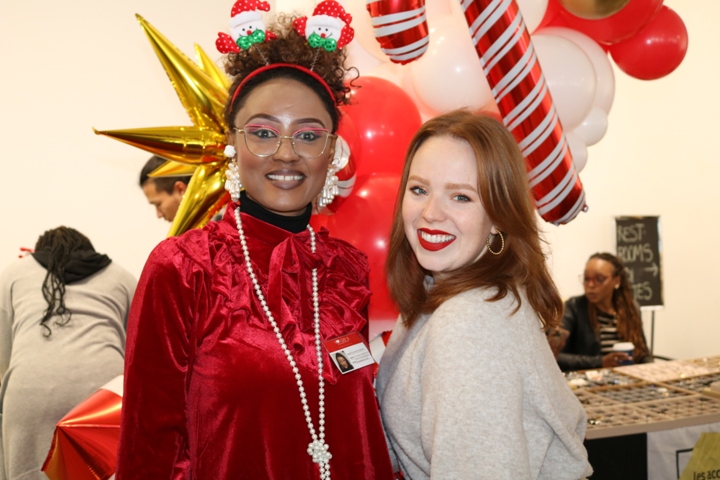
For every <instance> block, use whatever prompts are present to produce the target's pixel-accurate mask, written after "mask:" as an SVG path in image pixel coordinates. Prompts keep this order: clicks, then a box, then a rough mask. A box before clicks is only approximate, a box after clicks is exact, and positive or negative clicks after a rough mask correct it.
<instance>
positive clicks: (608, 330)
mask: <svg viewBox="0 0 720 480" xmlns="http://www.w3.org/2000/svg"><path fill="white" fill-rule="evenodd" d="M597 321H598V325H600V351H601V352H602V353H603V355H604V354H606V353H610V352H612V349H613V345H615V344H616V343H617V342H619V341H620V337H618V332H617V321H616V319H615V315H611V314H609V313H605V312H601V311H600V310H598V311H597Z"/></svg>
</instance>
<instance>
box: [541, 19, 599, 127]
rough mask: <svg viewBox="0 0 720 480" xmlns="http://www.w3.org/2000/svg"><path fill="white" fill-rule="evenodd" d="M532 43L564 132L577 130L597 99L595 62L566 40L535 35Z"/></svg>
mask: <svg viewBox="0 0 720 480" xmlns="http://www.w3.org/2000/svg"><path fill="white" fill-rule="evenodd" d="M532 43H533V46H534V47H535V50H536V51H537V56H538V60H539V61H540V66H541V67H542V71H543V75H544V77H545V80H546V81H547V84H548V88H549V89H550V94H551V95H552V99H553V104H554V105H555V109H556V110H557V112H558V116H559V117H560V122H561V123H562V126H563V128H564V129H565V130H574V129H575V128H577V126H578V125H580V123H581V122H582V121H583V119H584V118H585V117H587V115H588V113H590V109H591V108H592V106H593V100H594V99H595V86H596V83H597V80H596V76H595V69H594V68H593V65H592V62H591V61H590V59H589V58H588V56H587V55H586V54H585V52H583V50H582V49H581V48H580V47H578V46H577V45H575V43H573V42H571V41H570V40H567V39H566V38H562V37H558V36H556V35H546V34H540V33H536V34H535V35H533V36H532Z"/></svg>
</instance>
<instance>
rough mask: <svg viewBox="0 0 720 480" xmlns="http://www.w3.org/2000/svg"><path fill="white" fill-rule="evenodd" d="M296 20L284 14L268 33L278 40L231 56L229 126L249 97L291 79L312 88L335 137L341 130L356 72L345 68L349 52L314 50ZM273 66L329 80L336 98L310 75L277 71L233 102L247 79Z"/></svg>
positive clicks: (249, 84)
mask: <svg viewBox="0 0 720 480" xmlns="http://www.w3.org/2000/svg"><path fill="white" fill-rule="evenodd" d="M295 18H296V17H295V16H291V15H286V14H280V15H279V16H278V17H277V19H276V20H275V23H273V24H272V25H269V26H268V31H271V32H272V33H274V34H275V35H277V39H275V40H271V41H269V42H265V43H262V44H257V45H254V46H253V47H251V48H249V49H247V50H241V51H240V52H238V53H229V54H228V55H227V57H226V59H225V72H226V73H227V74H228V75H230V76H233V77H234V79H233V83H232V85H231V86H230V91H229V92H230V95H229V96H228V102H227V104H226V105H225V122H227V124H228V125H232V124H233V122H234V120H235V116H236V115H237V112H238V110H240V108H242V106H243V104H244V103H245V100H246V99H247V96H248V95H249V94H250V92H251V91H252V90H253V89H254V88H255V87H257V86H259V85H261V84H263V83H265V82H267V81H269V80H272V79H275V78H289V79H292V80H297V81H299V82H301V83H302V84H304V85H306V86H308V87H309V88H310V89H312V90H313V91H314V92H315V93H316V94H317V95H318V97H320V99H321V100H322V102H323V105H324V106H325V108H326V110H327V111H328V113H329V114H330V117H331V118H332V121H333V131H332V133H335V131H336V130H337V127H338V123H339V121H340V110H339V109H338V106H339V105H347V104H348V103H349V96H348V93H349V92H350V87H348V86H347V84H346V83H345V77H346V75H347V73H348V71H350V70H353V68H348V67H346V66H345V61H346V58H347V54H346V52H345V50H341V49H337V50H335V51H332V52H328V51H326V50H325V49H322V48H317V49H315V48H312V47H310V46H309V45H308V43H307V39H306V38H305V37H304V36H302V35H300V34H299V33H297V32H296V31H295V29H294V28H293V24H292V22H293V20H295ZM273 63H291V64H295V65H300V66H302V67H305V68H307V69H309V70H312V71H313V72H315V73H317V74H318V75H319V76H320V77H322V78H323V79H324V80H325V82H326V83H327V85H328V87H330V90H331V91H332V92H333V95H334V98H330V96H329V95H328V92H327V90H326V89H325V88H324V86H322V85H320V84H319V83H318V81H317V80H315V79H314V78H312V77H311V76H310V75H307V74H305V73H303V72H301V71H299V70H296V69H293V68H275V69H270V70H267V71H265V72H262V73H260V74H258V75H257V76H255V77H253V78H252V79H250V80H249V81H248V82H247V83H246V84H245V85H244V86H243V89H242V91H241V92H240V93H239V94H238V96H237V98H235V99H234V101H233V94H234V93H235V91H236V90H237V88H238V86H239V85H240V83H241V82H242V81H243V80H244V79H245V77H247V76H248V75H249V74H251V73H252V72H254V71H255V70H257V69H258V68H260V67H264V66H266V65H268V64H273Z"/></svg>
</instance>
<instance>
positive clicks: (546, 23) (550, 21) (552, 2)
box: [535, 0, 567, 32]
mask: <svg viewBox="0 0 720 480" xmlns="http://www.w3.org/2000/svg"><path fill="white" fill-rule="evenodd" d="M560 10H562V6H561V5H560V4H559V3H558V0H548V6H547V9H546V10H545V16H544V17H543V19H542V20H541V21H540V24H539V25H538V26H537V28H536V29H535V31H536V32H537V31H538V30H540V29H541V28H545V27H550V26H553V27H566V26H567V25H566V24H565V22H564V21H563V20H562V17H561V16H560Z"/></svg>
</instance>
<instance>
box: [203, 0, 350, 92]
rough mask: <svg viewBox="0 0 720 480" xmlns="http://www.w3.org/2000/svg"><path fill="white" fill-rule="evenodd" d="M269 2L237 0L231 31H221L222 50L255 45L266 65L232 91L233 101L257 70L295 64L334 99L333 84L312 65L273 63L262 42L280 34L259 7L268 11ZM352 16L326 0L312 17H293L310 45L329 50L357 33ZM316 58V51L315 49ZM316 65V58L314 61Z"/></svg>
mask: <svg viewBox="0 0 720 480" xmlns="http://www.w3.org/2000/svg"><path fill="white" fill-rule="evenodd" d="M269 10H270V4H269V3H267V2H265V1H263V0H237V1H236V2H235V4H234V5H233V8H232V11H231V12H230V16H231V20H230V33H231V35H228V34H226V33H222V32H220V33H218V38H217V40H216V41H215V46H216V47H217V49H218V51H219V52H220V53H239V52H240V50H241V49H242V50H248V49H250V48H251V47H253V46H255V48H256V49H257V51H258V53H259V54H260V55H261V56H262V57H263V58H264V59H265V63H266V65H265V66H264V67H261V68H258V69H257V70H255V71H253V72H252V73H250V74H249V75H247V76H246V77H245V78H244V79H243V81H242V82H241V83H240V85H238V88H237V89H235V92H234V93H233V97H232V101H231V104H232V103H234V102H235V99H236V98H237V96H238V94H239V92H240V91H241V90H242V88H243V87H244V86H245V84H247V82H248V81H249V80H250V79H252V78H253V77H255V76H257V75H258V74H260V73H262V72H265V71H267V70H271V69H273V68H281V67H285V68H294V69H296V70H298V71H301V72H303V73H306V74H308V75H310V76H311V77H312V78H314V79H315V80H317V81H318V82H320V84H321V85H322V86H323V88H325V90H326V91H327V92H328V94H329V95H330V98H331V99H334V98H335V95H334V94H333V92H332V90H331V89H330V86H329V85H328V84H327V82H326V81H325V80H324V79H323V78H322V77H321V76H320V75H318V74H317V73H315V72H313V70H312V68H313V67H310V68H305V67H303V66H301V65H297V64H292V63H275V64H270V63H269V62H268V60H267V59H266V58H265V55H263V52H262V49H260V48H258V47H259V45H261V44H263V43H267V42H269V41H272V40H275V39H276V38H277V36H276V35H275V34H274V33H273V32H271V31H268V30H267V29H266V27H265V23H264V22H263V20H262V16H261V14H260V13H259V11H263V12H268V11H269ZM350 22H352V16H351V15H350V14H349V13H347V12H345V9H344V8H343V7H342V5H340V4H339V3H338V2H337V1H335V0H324V1H322V2H320V3H319V4H318V5H317V6H316V7H315V9H314V10H313V14H312V16H311V17H309V18H308V17H300V18H297V19H295V20H294V21H293V28H294V29H295V31H296V32H297V33H298V34H300V35H302V36H304V37H305V38H307V40H308V45H310V47H312V48H316V49H320V48H322V49H324V50H326V51H328V52H332V51H335V50H336V49H341V48H343V47H344V46H345V45H347V44H348V43H349V42H350V41H351V40H352V39H353V37H354V36H355V31H354V30H353V28H352V27H351V26H350ZM315 56H316V58H317V51H316V55H315ZM313 66H314V61H313Z"/></svg>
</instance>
